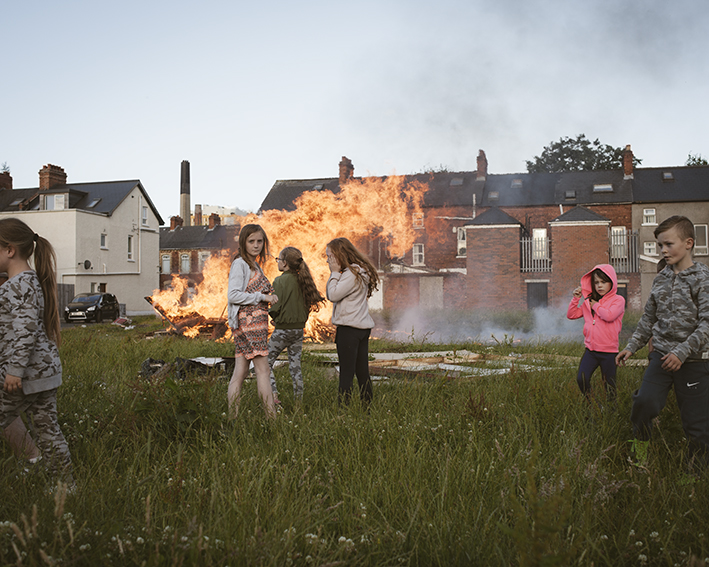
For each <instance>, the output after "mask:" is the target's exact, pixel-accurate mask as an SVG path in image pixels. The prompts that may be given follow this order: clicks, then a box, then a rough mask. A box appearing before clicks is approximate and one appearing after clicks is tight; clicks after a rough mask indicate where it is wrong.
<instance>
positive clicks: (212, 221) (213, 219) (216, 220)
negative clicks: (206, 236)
mask: <svg viewBox="0 0 709 567" xmlns="http://www.w3.org/2000/svg"><path fill="white" fill-rule="evenodd" d="M220 224H222V217H220V216H219V215H218V214H217V213H212V214H211V215H209V230H211V229H213V228H214V227H215V226H219V225H220Z"/></svg>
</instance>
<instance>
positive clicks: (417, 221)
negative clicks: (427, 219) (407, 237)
mask: <svg viewBox="0 0 709 567" xmlns="http://www.w3.org/2000/svg"><path fill="white" fill-rule="evenodd" d="M411 217H412V219H413V226H414V228H423V213H414V214H412V215H411Z"/></svg>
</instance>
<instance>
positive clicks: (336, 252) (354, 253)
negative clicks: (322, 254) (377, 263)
mask: <svg viewBox="0 0 709 567" xmlns="http://www.w3.org/2000/svg"><path fill="white" fill-rule="evenodd" d="M327 247H328V248H329V249H330V252H331V253H332V255H333V256H335V258H337V261H338V262H339V264H340V266H341V267H342V269H343V270H344V269H345V268H349V269H350V271H351V272H352V273H353V274H354V275H355V276H356V277H357V279H358V280H359V281H360V282H362V284H364V285H366V286H367V297H371V296H372V293H374V290H376V289H377V286H378V284H379V274H377V269H376V268H375V267H374V264H372V263H371V262H370V261H369V258H367V257H366V256H365V255H364V254H362V253H361V252H360V251H359V250H357V248H355V247H354V245H353V244H352V243H351V242H350V241H349V240H347V239H346V238H344V237H340V238H335V239H333V240H331V241H330V242H328V244H327ZM352 264H356V265H358V266H359V267H360V268H362V269H363V270H364V271H365V273H366V274H367V276H368V277H367V278H366V279H365V277H364V276H363V275H362V273H361V272H360V271H359V270H357V269H353V268H352Z"/></svg>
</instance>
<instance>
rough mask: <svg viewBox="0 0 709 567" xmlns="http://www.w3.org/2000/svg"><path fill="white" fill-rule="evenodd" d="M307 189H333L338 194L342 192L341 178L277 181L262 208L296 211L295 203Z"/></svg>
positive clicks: (266, 209) (264, 209)
mask: <svg viewBox="0 0 709 567" xmlns="http://www.w3.org/2000/svg"><path fill="white" fill-rule="evenodd" d="M306 191H331V192H332V193H335V194H337V193H339V192H340V181H339V178H334V179H332V178H328V179H291V180H287V181H276V182H275V183H274V184H273V187H271V190H270V191H269V192H268V195H266V198H265V199H264V200H263V202H262V203H261V210H262V211H270V210H278V211H281V210H283V211H294V210H295V205H294V204H293V203H294V202H295V200H296V199H297V198H298V197H300V196H301V195H302V194H303V193H305V192H306Z"/></svg>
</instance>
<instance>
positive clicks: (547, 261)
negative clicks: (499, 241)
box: [520, 238, 551, 272]
mask: <svg viewBox="0 0 709 567" xmlns="http://www.w3.org/2000/svg"><path fill="white" fill-rule="evenodd" d="M520 251H521V256H522V258H521V263H520V265H521V271H522V272H551V258H550V257H549V239H548V238H522V239H521V240H520Z"/></svg>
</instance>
